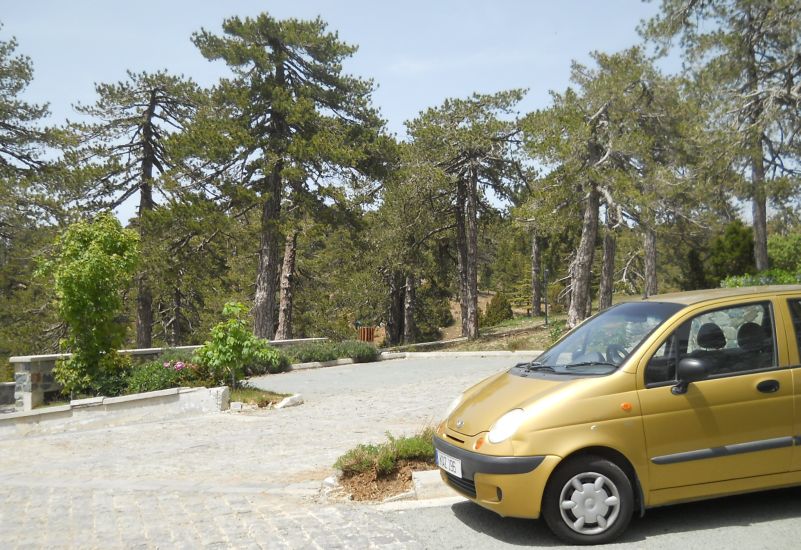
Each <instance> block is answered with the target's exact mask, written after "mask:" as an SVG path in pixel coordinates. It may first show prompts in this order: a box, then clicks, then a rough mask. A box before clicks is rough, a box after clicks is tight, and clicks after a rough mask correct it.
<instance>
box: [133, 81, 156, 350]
mask: <svg viewBox="0 0 801 550" xmlns="http://www.w3.org/2000/svg"><path fill="white" fill-rule="evenodd" d="M155 114H156V90H152V91H151V92H150V102H149V103H148V106H147V111H146V112H145V120H144V123H143V126H142V182H141V183H140V184H139V238H140V242H141V243H142V246H147V245H148V244H149V241H148V235H147V223H148V222H147V219H146V218H147V212H150V211H152V210H153V207H154V205H155V203H154V202H153V165H154V163H155V156H156V152H155V150H154V148H153V139H154V135H153V117H154V115H155ZM136 286H137V293H136V347H137V348H150V347H152V345H153V291H152V290H151V287H150V281H149V280H148V277H147V274H146V273H145V272H144V271H140V272H139V274H138V276H137V278H136Z"/></svg>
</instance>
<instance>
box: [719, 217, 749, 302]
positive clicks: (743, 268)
mask: <svg viewBox="0 0 801 550" xmlns="http://www.w3.org/2000/svg"><path fill="white" fill-rule="evenodd" d="M708 264H709V282H710V283H711V284H713V285H714V286H719V285H720V282H721V281H722V280H723V279H725V278H726V277H729V276H731V275H745V274H750V273H753V272H754V239H753V234H752V232H751V230H750V229H749V228H748V227H746V226H745V225H744V224H743V223H742V222H741V221H739V220H735V221H733V222H732V223H730V224H729V225H728V226H726V229H725V230H724V232H723V234H722V235H719V236H718V237H716V238H715V239H714V240H713V241H712V244H711V247H710V255H709V260H708Z"/></svg>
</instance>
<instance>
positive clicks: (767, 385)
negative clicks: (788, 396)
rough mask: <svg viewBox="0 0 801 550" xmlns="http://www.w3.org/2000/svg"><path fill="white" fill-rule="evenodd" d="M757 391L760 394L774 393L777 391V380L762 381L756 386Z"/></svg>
mask: <svg viewBox="0 0 801 550" xmlns="http://www.w3.org/2000/svg"><path fill="white" fill-rule="evenodd" d="M757 389H758V390H759V391H761V392H762V393H776V392H777V391H779V381H778V380H763V381H762V382H760V383H759V384H757Z"/></svg>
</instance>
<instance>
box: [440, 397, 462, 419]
mask: <svg viewBox="0 0 801 550" xmlns="http://www.w3.org/2000/svg"><path fill="white" fill-rule="evenodd" d="M462 399H464V394H463V393H462V394H460V395H457V396H456V399H454V400H453V401H451V404H450V405H448V409H447V410H446V411H445V416H444V417H443V418H448V417H449V416H450V415H451V414H453V411H455V410H456V407H458V406H459V405H460V404H461V402H462Z"/></svg>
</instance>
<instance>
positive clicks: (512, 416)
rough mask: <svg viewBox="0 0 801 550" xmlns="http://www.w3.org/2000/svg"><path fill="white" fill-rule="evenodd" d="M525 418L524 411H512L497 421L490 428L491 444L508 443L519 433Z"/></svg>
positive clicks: (489, 438)
mask: <svg viewBox="0 0 801 550" xmlns="http://www.w3.org/2000/svg"><path fill="white" fill-rule="evenodd" d="M525 417H526V413H524V412H523V409H512V410H511V411H509V412H508V413H506V414H505V415H503V416H502V417H500V418H499V419H498V420H496V421H495V424H493V425H492V428H490V431H489V434H488V435H487V439H488V440H489V442H490V443H500V442H502V441H506V440H507V439H509V438H510V437H512V434H513V433H515V432H516V431H517V429H518V428H519V427H520V424H522V423H523V419H524V418H525Z"/></svg>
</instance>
